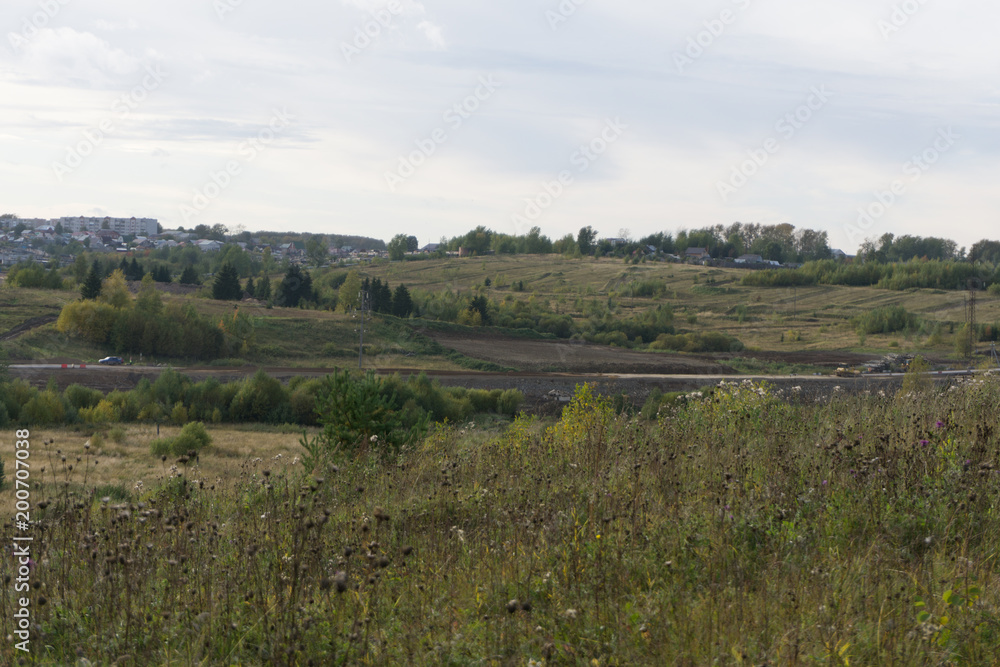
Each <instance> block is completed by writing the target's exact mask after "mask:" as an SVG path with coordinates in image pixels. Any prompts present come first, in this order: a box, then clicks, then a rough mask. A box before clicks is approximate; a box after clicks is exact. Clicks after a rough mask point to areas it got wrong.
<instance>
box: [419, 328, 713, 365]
mask: <svg viewBox="0 0 1000 667" xmlns="http://www.w3.org/2000/svg"><path fill="white" fill-rule="evenodd" d="M428 335H430V336H431V337H433V338H434V340H436V341H437V342H438V343H439V344H441V345H442V346H444V347H447V348H449V349H452V350H455V351H456V352H460V353H461V354H464V355H465V356H467V357H471V358H473V359H480V360H483V361H490V362H492V363H495V364H499V365H501V366H507V367H509V368H516V369H517V370H520V371H531V372H543V371H544V372H554V373H629V374H654V375H715V374H723V373H731V372H732V370H731V369H729V368H728V367H726V366H725V365H723V364H722V363H720V362H718V361H714V360H708V359H705V358H702V357H696V356H688V355H678V354H668V353H659V352H635V351H632V350H623V349H620V348H616V347H607V346H604V345H591V344H590V343H584V342H581V341H553V340H530V339H518V338H507V337H504V336H497V335H493V334H485V335H482V336H473V335H467V334H464V333H463V334H454V333H449V332H437V331H435V332H432V333H429V334H428Z"/></svg>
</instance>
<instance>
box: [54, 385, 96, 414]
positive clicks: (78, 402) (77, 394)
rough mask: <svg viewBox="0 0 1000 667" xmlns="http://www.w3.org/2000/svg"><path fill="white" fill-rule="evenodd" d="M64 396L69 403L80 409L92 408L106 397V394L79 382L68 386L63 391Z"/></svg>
mask: <svg viewBox="0 0 1000 667" xmlns="http://www.w3.org/2000/svg"><path fill="white" fill-rule="evenodd" d="M63 396H65V397H66V400H67V401H69V404H70V405H72V406H73V409H75V410H79V409H81V408H92V407H94V406H95V405H97V404H98V403H100V402H101V399H102V398H104V394H102V393H101V392H99V391H98V390H96V389H90V388H89V387H84V386H83V385H79V384H71V385H70V386H68V387H66V390H65V391H64V392H63Z"/></svg>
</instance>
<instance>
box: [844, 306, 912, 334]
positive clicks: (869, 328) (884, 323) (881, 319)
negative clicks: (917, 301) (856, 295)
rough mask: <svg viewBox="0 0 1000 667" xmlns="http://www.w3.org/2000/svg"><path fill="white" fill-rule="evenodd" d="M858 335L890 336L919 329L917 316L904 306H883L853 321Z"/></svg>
mask: <svg viewBox="0 0 1000 667" xmlns="http://www.w3.org/2000/svg"><path fill="white" fill-rule="evenodd" d="M851 324H853V325H854V328H855V330H856V331H857V332H858V334H888V333H895V332H896V331H912V330H914V329H916V328H917V326H918V325H919V321H918V320H917V316H916V315H914V314H913V313H911V312H909V311H907V310H906V308H904V307H903V306H881V307H879V308H875V309H874V310H871V311H869V312H867V313H864V314H863V315H858V316H857V317H855V318H853V319H852V320H851Z"/></svg>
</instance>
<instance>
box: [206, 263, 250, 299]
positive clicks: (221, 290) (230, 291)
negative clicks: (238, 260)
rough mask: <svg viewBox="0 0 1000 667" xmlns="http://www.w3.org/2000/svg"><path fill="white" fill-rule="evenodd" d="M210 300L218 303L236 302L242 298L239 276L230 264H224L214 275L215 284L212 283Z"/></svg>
mask: <svg viewBox="0 0 1000 667" xmlns="http://www.w3.org/2000/svg"><path fill="white" fill-rule="evenodd" d="M212 298H213V299H218V300H220V301H238V300H239V299H241V298H243V288H242V287H241V286H240V274H239V273H237V271H236V267H234V266H233V265H232V264H230V263H228V262H227V263H225V264H223V265H222V268H221V269H219V272H218V273H217V274H215V282H213V283H212Z"/></svg>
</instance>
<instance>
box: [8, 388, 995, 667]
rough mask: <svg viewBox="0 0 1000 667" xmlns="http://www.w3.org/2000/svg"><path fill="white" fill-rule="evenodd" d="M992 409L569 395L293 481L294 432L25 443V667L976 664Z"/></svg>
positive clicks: (990, 623) (744, 397) (989, 500)
mask: <svg viewBox="0 0 1000 667" xmlns="http://www.w3.org/2000/svg"><path fill="white" fill-rule="evenodd" d="M998 402H1000V385H997V383H996V380H995V379H993V380H976V381H973V382H970V383H967V384H965V385H963V386H961V387H959V388H956V389H954V390H949V391H946V392H943V393H940V392H938V391H937V390H934V389H931V388H929V387H927V386H921V384H920V383H919V382H917V383H915V384H912V385H911V386H910V387H909V388H908V390H907V393H900V394H899V395H894V394H893V393H891V392H890V393H885V394H883V395H879V394H872V395H870V396H864V395H836V393H835V395H834V396H833V397H832V398H829V399H825V400H823V401H822V402H820V403H817V402H815V401H813V400H809V401H799V400H796V398H795V396H794V395H789V394H787V393H786V395H785V396H779V395H778V394H777V393H775V392H774V391H773V390H772V389H769V388H767V387H765V386H758V385H748V384H740V385H739V386H735V385H734V386H730V387H725V388H721V389H719V390H717V391H716V392H715V393H714V395H713V396H712V397H711V399H705V400H702V399H692V400H688V401H684V402H680V403H677V404H674V405H673V406H672V407H668V408H662V409H661V414H660V415H659V418H658V419H657V420H656V421H652V422H650V421H645V420H642V419H636V418H635V417H634V416H630V415H616V414H615V413H613V412H612V411H611V410H610V409H609V407H608V405H607V404H606V403H605V402H603V401H601V400H600V399H597V398H595V397H593V396H592V395H590V394H588V393H587V392H585V391H584V392H581V393H580V394H578V396H577V399H576V401H575V402H574V403H573V404H571V406H570V408H569V409H568V410H567V411H566V412H565V413H564V414H563V416H562V418H561V420H559V421H557V422H556V421H534V420H520V421H518V422H516V423H515V424H513V425H512V426H510V427H507V426H504V425H501V424H492V425H491V424H486V425H484V424H475V425H474V424H461V425H457V426H454V427H450V428H444V429H440V430H436V431H434V432H432V433H431V434H430V435H429V436H428V437H427V438H426V439H425V440H424V441H422V442H421V443H419V444H417V445H416V446H414V447H411V448H407V449H404V450H402V451H400V452H398V453H390V452H385V453H383V454H381V455H378V454H376V453H375V452H376V450H377V446H375V445H370V444H366V446H365V447H364V448H362V449H361V450H359V451H356V452H351V453H347V452H341V453H339V454H331V455H330V457H329V458H321V459H318V460H316V461H311V462H309V463H307V462H306V461H305V459H304V458H300V460H298V461H295V458H294V456H296V455H298V456H300V457H301V456H303V454H304V450H303V449H302V448H297V446H296V445H294V442H293V439H294V434H288V433H281V432H266V431H260V432H257V431H247V430H243V429H240V430H236V431H234V430H232V429H226V428H223V429H213V430H211V433H212V435H213V436H214V439H215V443H214V444H213V445H211V446H210V447H208V448H207V449H205V450H204V451H203V452H202V453H201V455H200V456H199V457H198V459H196V460H194V461H187V462H186V465H185V464H184V463H182V462H179V461H175V460H173V458H172V457H171V459H168V461H167V462H162V461H160V460H158V459H157V458H156V457H153V456H152V455H150V454H149V453H148V451H144V447H145V446H146V444H147V443H148V440H149V439H151V438H152V437H154V436H155V433H153V432H152V430H151V429H149V428H146V427H141V428H140V427H136V428H133V427H126V428H125V430H124V432H123V433H120V434H115V433H113V432H111V431H108V432H104V433H102V437H103V439H104V442H103V443H102V444H100V445H99V446H95V445H92V446H91V448H90V449H89V450H88V449H84V443H85V442H86V439H87V435H86V434H84V433H75V432H72V431H67V430H64V429H59V430H54V431H46V430H45V429H37V430H33V431H32V433H31V436H30V442H31V444H30V452H31V468H30V470H31V475H32V477H31V481H32V502H31V510H30V512H31V517H32V519H33V520H34V521H36V522H37V523H36V524H35V525H34V526H33V527H32V528H31V531H32V532H33V534H34V535H35V538H36V541H35V542H34V543H33V544H32V557H33V559H34V567H33V568H31V570H30V573H29V575H28V577H29V579H30V580H31V582H35V583H37V584H38V587H37V588H33V589H32V590H31V592H30V596H31V599H32V606H31V613H32V622H33V623H36V624H37V628H36V630H35V635H34V639H33V643H32V648H33V650H34V651H35V653H34V656H33V657H34V659H35V660H36V661H37V662H38V664H72V663H75V662H76V661H77V660H78V659H79V658H81V657H82V658H86V659H88V660H89V661H91V663H92V664H112V663H114V664H118V665H122V666H123V667H124V666H125V665H150V664H227V665H228V664H243V665H305V664H310V663H311V664H393V665H395V664H414V665H442V664H472V663H476V664H491V665H526V664H529V661H535V663H536V664H545V665H558V664H565V665H593V664H599V665H625V664H629V665H633V664H671V665H691V666H693V665H704V664H725V665H740V664H755V665H761V664H771V665H806V664H840V665H846V664H857V665H861V664H865V665H867V664H893V665H901V666H905V665H925V664H955V665H983V664H992V662H993V661H994V660H995V656H996V655H997V653H998V651H1000V629H998V626H997V623H996V615H997V613H998V610H1000V586H998V584H1000V569H998V567H997V563H996V559H995V550H996V544H997V541H998V539H1000V519H998V516H1000V510H998V506H997V497H998V495H997V489H998V485H1000V472H998V470H1000V458H998V455H997V452H998V451H1000V432H998V431H997V429H996V414H995V406H996V405H997V404H998ZM116 438H120V440H121V442H120V443H119V442H116V441H115V439H116ZM48 439H52V440H54V442H53V443H51V444H48V445H46V444H43V442H44V441H46V440H48ZM90 440H91V442H92V443H93V442H94V440H93V436H90ZM57 450H61V451H62V454H66V460H65V461H63V460H62V454H59V453H56V452H57ZM5 451H7V452H9V451H10V450H9V449H8V450H5ZM98 452H99V454H98ZM278 454H281V455H282V456H281V458H277V459H276V458H275V457H276V456H278ZM77 456H79V457H80V460H79V461H78V460H77V459H76V457H77ZM98 456H100V463H99V464H96V463H95V462H94V461H93V460H92V459H93V458H97V457H98ZM290 456H291V457H292V458H291V461H289V457H290ZM3 458H4V461H5V463H6V464H7V470H8V475H9V474H10V472H11V471H12V470H13V465H12V463H11V458H10V456H9V454H7V453H4V454H3ZM71 465H72V466H73V469H72V470H70V468H69V467H70V466H71ZM42 466H45V467H46V470H45V472H44V473H43V472H42V471H41V467H42ZM174 466H176V469H172V467H174ZM105 471H110V472H105ZM140 481H141V482H142V484H141V485H140V484H138V482H140ZM9 488H10V487H9V486H8V489H9ZM4 493H5V494H7V495H8V496H9V494H10V491H5V492H4ZM5 500H6V499H5ZM4 506H5V507H7V508H8V509H9V505H8V504H7V503H6V502H5V505H4ZM4 525H5V526H7V527H6V528H4V535H3V538H4V539H6V540H8V541H9V540H10V538H11V532H10V531H11V527H10V526H11V524H10V523H9V522H5V524H4ZM11 562H12V561H11V559H5V560H3V561H2V562H0V571H2V572H3V573H5V574H6V573H9V572H10V570H9V568H10V567H11V565H10V563H11ZM5 590H8V595H7V596H5V597H4V599H3V601H2V604H0V632H3V633H4V634H6V633H9V632H11V630H12V629H13V628H12V621H13V619H12V617H11V614H12V613H13V609H14V600H13V598H12V596H13V594H12V593H11V592H10V589H8V588H5ZM13 651H14V649H13V646H12V643H10V642H8V643H5V644H4V645H3V646H2V647H0V656H2V657H3V661H4V662H5V664H6V663H10V662H11V661H12V660H13V659H14V658H15V657H16V656H15V654H14V652H13Z"/></svg>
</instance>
